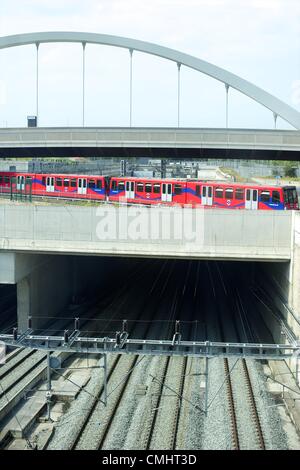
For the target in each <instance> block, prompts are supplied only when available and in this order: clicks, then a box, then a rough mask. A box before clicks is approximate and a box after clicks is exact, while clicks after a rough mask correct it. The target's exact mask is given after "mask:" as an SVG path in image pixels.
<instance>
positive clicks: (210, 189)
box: [207, 186, 212, 197]
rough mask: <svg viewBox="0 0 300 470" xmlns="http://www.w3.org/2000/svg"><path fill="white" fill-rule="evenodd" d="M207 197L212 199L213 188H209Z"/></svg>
mask: <svg viewBox="0 0 300 470" xmlns="http://www.w3.org/2000/svg"><path fill="white" fill-rule="evenodd" d="M207 197H212V187H211V186H208V191H207Z"/></svg>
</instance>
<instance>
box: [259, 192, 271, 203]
mask: <svg viewBox="0 0 300 470" xmlns="http://www.w3.org/2000/svg"><path fill="white" fill-rule="evenodd" d="M260 200H261V202H270V191H261V193H260Z"/></svg>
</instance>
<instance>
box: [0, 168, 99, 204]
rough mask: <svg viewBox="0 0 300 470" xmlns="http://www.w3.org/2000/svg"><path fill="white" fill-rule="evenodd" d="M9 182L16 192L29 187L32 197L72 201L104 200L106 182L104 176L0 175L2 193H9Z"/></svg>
mask: <svg viewBox="0 0 300 470" xmlns="http://www.w3.org/2000/svg"><path fill="white" fill-rule="evenodd" d="M11 181H14V184H15V187H14V189H15V190H16V191H17V192H18V191H19V192H22V191H25V189H26V185H29V184H30V185H31V193H32V195H33V196H49V197H51V196H54V197H64V198H72V199H95V200H105V199H106V180H105V177H104V176H94V175H69V174H34V173H26V174H25V173H24V174H20V173H12V172H10V173H8V172H7V173H1V174H0V188H1V191H2V192H7V193H8V192H10V191H11V189H10V188H11Z"/></svg>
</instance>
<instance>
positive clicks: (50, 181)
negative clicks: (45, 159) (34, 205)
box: [46, 176, 54, 193]
mask: <svg viewBox="0 0 300 470" xmlns="http://www.w3.org/2000/svg"><path fill="white" fill-rule="evenodd" d="M46 192H47V193H54V177H53V176H47V179H46Z"/></svg>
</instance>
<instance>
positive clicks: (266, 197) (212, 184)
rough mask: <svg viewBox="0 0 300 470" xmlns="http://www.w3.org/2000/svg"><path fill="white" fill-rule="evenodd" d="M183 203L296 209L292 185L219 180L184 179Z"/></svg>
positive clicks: (295, 194)
mask: <svg viewBox="0 0 300 470" xmlns="http://www.w3.org/2000/svg"><path fill="white" fill-rule="evenodd" d="M186 194H187V197H186V204H191V205H193V206H195V205H201V206H204V207H212V208H220V209H248V210H283V209H298V208H299V206H298V196H297V191H296V187H295V186H267V185H257V184H251V183H249V184H245V183H244V184H240V183H229V182H224V181H222V182H220V181H205V182H204V181H188V182H187V188H186Z"/></svg>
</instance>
